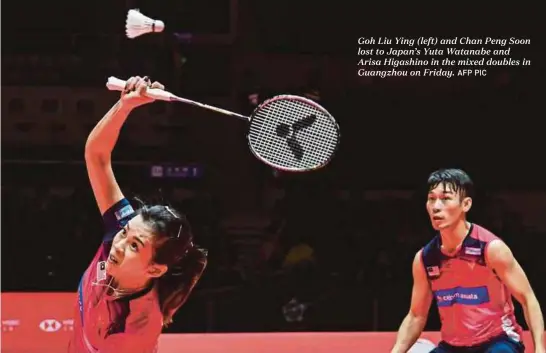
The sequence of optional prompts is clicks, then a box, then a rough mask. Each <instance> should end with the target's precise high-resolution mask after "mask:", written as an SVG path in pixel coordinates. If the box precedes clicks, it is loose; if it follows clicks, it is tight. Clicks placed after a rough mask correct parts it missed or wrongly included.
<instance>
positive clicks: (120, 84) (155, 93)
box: [106, 76, 174, 102]
mask: <svg viewBox="0 0 546 353" xmlns="http://www.w3.org/2000/svg"><path fill="white" fill-rule="evenodd" d="M106 88H108V89H109V90H110V91H123V90H124V89H125V81H123V80H120V79H119V78H117V77H114V76H110V77H109V78H108V82H106ZM146 96H147V97H150V98H153V99H157V100H162V101H167V102H169V101H172V100H173V97H174V95H173V94H172V93H171V92H167V91H164V90H161V89H157V88H148V89H146Z"/></svg>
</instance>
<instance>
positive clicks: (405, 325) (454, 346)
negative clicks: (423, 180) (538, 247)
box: [392, 169, 545, 353]
mask: <svg viewBox="0 0 546 353" xmlns="http://www.w3.org/2000/svg"><path fill="white" fill-rule="evenodd" d="M472 189H473V182H472V180H471V179H470V177H469V176H468V175H467V174H466V173H465V172H464V171H462V170H459V169H445V170H438V171H435V172H433V173H432V174H431V175H430V176H429V179H428V199H427V203H426V208H427V211H428V214H429V217H430V220H431V222H432V226H433V228H434V229H435V230H436V231H437V235H436V236H435V237H434V238H433V239H432V240H431V241H430V242H429V243H428V244H427V245H425V246H424V247H423V248H422V249H421V250H419V251H418V252H417V254H416V255H415V259H414V261H413V271H412V272H413V278H414V284H413V291H412V298H411V306H410V310H409V313H408V314H407V316H406V318H405V319H404V320H403V322H402V324H401V326H400V329H399V331H398V336H397V338H396V343H395V345H394V348H393V349H392V352H393V353H400V352H404V353H405V352H407V351H408V349H409V348H410V347H411V346H412V345H413V343H414V342H415V341H416V340H417V339H418V338H419V336H420V334H421V332H422V331H423V329H424V326H425V323H426V321H427V316H428V312H429V308H430V305H431V302H432V299H433V298H434V299H435V300H436V305H437V307H438V311H439V314H440V319H441V335H442V341H441V342H440V343H439V344H438V347H436V348H435V349H434V350H433V351H432V352H435V353H446V352H457V353H462V352H466V353H471V352H472V353H474V352H475V353H482V352H485V353H498V352H506V353H510V352H518V353H519V352H523V351H524V346H523V342H522V336H521V335H522V328H521V327H520V326H519V324H518V323H517V322H516V318H515V315H514V305H513V302H512V298H511V295H513V296H514V297H515V298H516V299H517V300H518V301H519V302H520V303H521V305H522V307H523V310H524V313H525V320H526V322H527V324H528V326H529V329H530V331H531V334H532V337H533V342H534V347H535V351H534V352H535V353H545V349H544V341H543V334H544V321H543V317H542V313H541V309H540V305H539V303H538V300H537V298H536V296H535V294H534V292H533V290H532V288H531V285H530V284H529V281H528V279H527V276H526V275H525V272H524V271H523V269H522V268H521V266H520V264H519V263H518V262H517V260H516V259H515V258H514V256H513V254H512V252H511V250H510V248H509V247H508V246H507V245H506V244H505V243H504V242H503V241H502V240H501V239H499V238H498V237H497V236H495V235H494V234H492V233H491V232H490V231H488V230H487V229H485V228H483V227H481V226H479V225H477V224H473V223H470V222H469V221H467V219H466V214H467V212H468V211H469V210H470V208H471V207H472Z"/></svg>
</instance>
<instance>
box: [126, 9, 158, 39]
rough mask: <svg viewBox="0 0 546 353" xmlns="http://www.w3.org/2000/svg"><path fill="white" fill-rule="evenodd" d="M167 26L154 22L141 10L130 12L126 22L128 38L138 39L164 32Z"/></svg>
mask: <svg viewBox="0 0 546 353" xmlns="http://www.w3.org/2000/svg"><path fill="white" fill-rule="evenodd" d="M164 29H165V24H164V23H163V21H160V20H154V19H151V18H149V17H148V16H145V15H144V14H143V13H141V12H140V11H139V10H136V9H133V10H129V12H128V13H127V21H126V22H125V33H126V34H127V38H131V39H132V38H136V37H138V36H141V35H143V34H146V33H152V32H163V30H164Z"/></svg>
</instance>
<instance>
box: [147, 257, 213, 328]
mask: <svg viewBox="0 0 546 353" xmlns="http://www.w3.org/2000/svg"><path fill="white" fill-rule="evenodd" d="M206 266H207V250H205V249H201V248H198V247H196V246H191V247H190V248H189V249H188V252H187V253H186V254H185V255H184V256H183V257H182V258H181V259H180V261H179V262H178V263H176V264H174V265H172V266H170V267H169V270H168V271H167V273H165V275H163V276H161V277H160V278H159V279H158V286H157V290H158V294H159V305H160V307H161V312H162V314H163V325H164V326H167V325H168V324H170V323H172V321H173V320H172V318H173V316H174V314H175V313H176V311H177V310H178V309H179V308H180V307H181V306H182V305H183V304H184V303H185V302H186V300H187V299H188V297H189V295H190V293H191V291H192V290H193V288H194V287H195V285H196V284H197V281H198V280H199V278H200V277H201V275H202V274H203V271H204V270H205V267H206Z"/></svg>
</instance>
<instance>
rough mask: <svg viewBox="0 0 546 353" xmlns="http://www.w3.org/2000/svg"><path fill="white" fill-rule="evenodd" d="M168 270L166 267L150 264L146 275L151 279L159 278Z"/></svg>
mask: <svg viewBox="0 0 546 353" xmlns="http://www.w3.org/2000/svg"><path fill="white" fill-rule="evenodd" d="M167 270H168V267H167V265H160V264H152V265H150V267H149V268H148V275H149V276H150V277H152V278H159V277H161V276H163V275H164V274H165V273H166V272H167Z"/></svg>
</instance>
